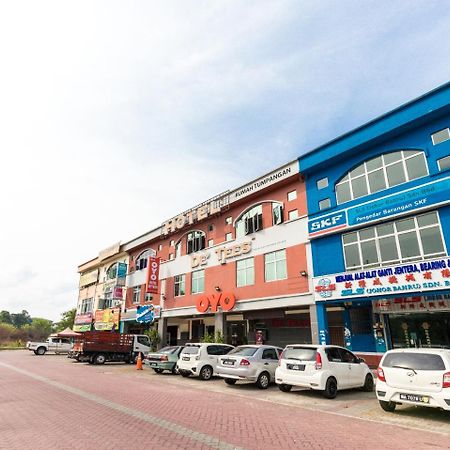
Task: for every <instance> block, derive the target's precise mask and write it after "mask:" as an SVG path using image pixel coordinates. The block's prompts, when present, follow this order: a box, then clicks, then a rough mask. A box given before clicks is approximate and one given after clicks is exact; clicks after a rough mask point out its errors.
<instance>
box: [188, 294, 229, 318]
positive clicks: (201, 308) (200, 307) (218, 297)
mask: <svg viewBox="0 0 450 450" xmlns="http://www.w3.org/2000/svg"><path fill="white" fill-rule="evenodd" d="M235 305H236V297H235V296H234V294H233V293H231V292H223V293H221V292H219V293H217V294H210V295H202V296H201V297H199V298H198V299H197V301H196V304H195V306H196V308H197V311H198V312H201V313H205V312H207V311H208V309H211V312H217V310H218V307H219V306H220V308H221V309H222V310H223V311H231V310H232V309H233V308H234V306H235Z"/></svg>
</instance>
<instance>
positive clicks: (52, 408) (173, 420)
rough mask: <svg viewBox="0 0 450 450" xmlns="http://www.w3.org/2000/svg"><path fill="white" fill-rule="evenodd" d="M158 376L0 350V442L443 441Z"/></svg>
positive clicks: (403, 444)
mask: <svg viewBox="0 0 450 450" xmlns="http://www.w3.org/2000/svg"><path fill="white" fill-rule="evenodd" d="M2 363H3V364H7V365H8V366H14V367H16V368H17V369H18V370H20V371H21V372H17V371H15V370H12V369H11V368H10V367H7V366H5V365H2ZM147 374H148V378H147ZM33 377H34V378H33ZM36 377H43V378H42V379H36ZM150 377H151V378H150ZM165 378H166V377H157V376H151V372H149V371H146V372H141V373H139V375H137V374H136V373H131V372H130V370H125V366H123V365H115V364H114V365H104V366H90V365H86V364H79V363H74V362H72V361H70V360H68V359H66V358H65V357H61V356H53V355H46V356H44V357H37V356H35V355H34V354H32V353H28V352H1V353H0V448H3V447H2V445H3V443H5V447H4V448H8V449H11V450H12V449H23V448H28V447H32V448H36V449H40V448H46V449H52V448H55V449H60V448H61V449H66V448H67V449H69V448H74V449H78V448H80V449H81V448H83V449H103V448H105V449H106V448H111V447H114V448H116V449H122V448H123V449H134V448H136V449H138V448H139V449H145V448H161V449H166V448H168V449H170V448H189V449H191V448H192V449H193V448H211V447H212V448H234V447H242V448H248V449H290V448H305V449H308V448H311V449H328V448H343V449H344V448H345V449H363V448H372V447H373V446H380V445H381V446H382V447H384V448H387V449H389V448H396V449H406V448H408V449H411V448H420V449H422V448H432V447H434V448H450V446H449V439H448V436H446V435H441V434H437V433H430V432H427V431H419V430H413V429H406V428H404V427H398V426H393V425H385V424H380V423H376V422H369V421H365V420H358V419H352V418H349V417H342V416H338V415H331V414H327V413H324V412H320V411H311V410H306V409H303V408H292V407H289V406H286V405H279V404H274V403H268V402H263V401H260V400H258V399H253V398H244V397H237V396H234V395H229V394H227V393H221V392H211V391H208V390H199V389H198V388H196V389H194V388H192V387H189V385H188V383H184V381H186V380H184V379H182V378H179V381H180V382H179V383H177V384H175V383H167V382H166V381H165ZM196 381H197V380H196ZM198 383H205V382H201V381H200V380H198ZM332 404H333V402H330V406H332ZM24 444H25V445H24Z"/></svg>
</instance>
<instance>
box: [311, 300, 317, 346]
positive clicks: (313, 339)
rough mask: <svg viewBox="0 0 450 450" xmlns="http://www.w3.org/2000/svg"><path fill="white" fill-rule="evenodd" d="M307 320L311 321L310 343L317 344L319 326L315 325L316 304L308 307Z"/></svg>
mask: <svg viewBox="0 0 450 450" xmlns="http://www.w3.org/2000/svg"><path fill="white" fill-rule="evenodd" d="M309 319H310V321H311V343H312V344H318V343H319V324H318V323H317V311H316V304H314V305H310V306H309Z"/></svg>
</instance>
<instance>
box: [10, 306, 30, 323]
mask: <svg viewBox="0 0 450 450" xmlns="http://www.w3.org/2000/svg"><path fill="white" fill-rule="evenodd" d="M11 320H12V324H13V325H14V326H15V327H16V328H22V327H23V326H24V325H27V324H30V323H31V317H30V315H29V314H28V311H25V310H24V309H23V310H22V312H21V313H17V314H11Z"/></svg>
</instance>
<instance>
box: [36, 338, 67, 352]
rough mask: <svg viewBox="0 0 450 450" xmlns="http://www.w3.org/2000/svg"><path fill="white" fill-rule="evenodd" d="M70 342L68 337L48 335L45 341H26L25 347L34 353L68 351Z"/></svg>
mask: <svg viewBox="0 0 450 450" xmlns="http://www.w3.org/2000/svg"><path fill="white" fill-rule="evenodd" d="M71 347H72V343H71V342H70V339H68V338H60V337H49V338H48V339H47V340H46V341H45V342H32V341H28V342H27V349H28V350H30V351H32V352H34V354H35V355H45V353H47V352H54V353H58V354H60V353H69V352H70V349H71Z"/></svg>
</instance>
